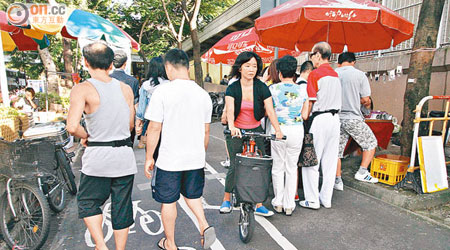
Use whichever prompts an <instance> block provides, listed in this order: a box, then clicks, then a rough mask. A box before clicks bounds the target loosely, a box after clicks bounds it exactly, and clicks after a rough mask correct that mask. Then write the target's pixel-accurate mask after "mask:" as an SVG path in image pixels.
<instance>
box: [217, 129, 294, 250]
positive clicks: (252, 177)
mask: <svg viewBox="0 0 450 250" xmlns="http://www.w3.org/2000/svg"><path fill="white" fill-rule="evenodd" d="M224 134H226V135H227V134H228V135H229V134H231V131H230V130H225V131H224ZM241 134H242V138H243V139H244V140H243V145H242V153H238V154H236V169H235V171H236V172H235V186H234V190H233V198H232V201H233V206H234V207H239V208H240V209H239V210H240V214H239V237H240V239H241V241H242V242H244V243H248V242H250V240H251V238H252V236H253V232H254V230H255V205H256V203H262V202H264V201H265V200H266V199H267V197H268V196H269V185H270V178H271V168H272V157H270V156H267V155H263V154H262V152H261V150H258V149H257V147H256V141H255V139H256V138H258V137H262V138H265V139H270V140H275V139H276V137H275V135H268V134H263V133H258V132H247V131H245V130H242V131H241ZM285 139H286V136H283V140H285Z"/></svg>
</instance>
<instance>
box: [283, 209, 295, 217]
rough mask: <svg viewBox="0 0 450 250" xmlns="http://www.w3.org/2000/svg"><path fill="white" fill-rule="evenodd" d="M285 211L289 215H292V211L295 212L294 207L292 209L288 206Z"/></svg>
mask: <svg viewBox="0 0 450 250" xmlns="http://www.w3.org/2000/svg"><path fill="white" fill-rule="evenodd" d="M284 212H285V213H286V215H287V216H291V215H292V212H294V209H292V208H286V209H285V210H284Z"/></svg>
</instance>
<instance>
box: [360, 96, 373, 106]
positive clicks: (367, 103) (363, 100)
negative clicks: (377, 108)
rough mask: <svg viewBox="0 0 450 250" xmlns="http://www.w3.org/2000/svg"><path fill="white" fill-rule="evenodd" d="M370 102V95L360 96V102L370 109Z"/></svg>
mask: <svg viewBox="0 0 450 250" xmlns="http://www.w3.org/2000/svg"><path fill="white" fill-rule="evenodd" d="M371 103H372V102H371V101H370V96H366V97H362V98H361V104H362V105H363V106H364V107H366V108H368V109H370V104H371Z"/></svg>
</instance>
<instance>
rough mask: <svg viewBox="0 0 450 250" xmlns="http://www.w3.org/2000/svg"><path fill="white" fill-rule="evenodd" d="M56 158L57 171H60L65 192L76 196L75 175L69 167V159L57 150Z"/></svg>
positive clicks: (61, 151)
mask: <svg viewBox="0 0 450 250" xmlns="http://www.w3.org/2000/svg"><path fill="white" fill-rule="evenodd" d="M56 156H57V159H58V171H61V174H62V176H63V180H64V181H63V182H64V184H65V186H66V187H67V190H68V191H69V193H71V194H73V195H75V194H77V184H76V183H75V175H74V174H73V172H72V167H71V166H70V161H69V159H68V158H67V156H66V155H65V153H64V151H63V150H57V151H56Z"/></svg>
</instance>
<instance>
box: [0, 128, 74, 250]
mask: <svg viewBox="0 0 450 250" xmlns="http://www.w3.org/2000/svg"><path fill="white" fill-rule="evenodd" d="M24 138H26V139H21V140H17V141H14V142H6V141H3V140H0V160H1V161H0V176H2V177H3V178H6V179H7V180H6V192H5V194H3V196H2V197H1V204H0V230H1V232H2V234H3V237H4V239H5V241H6V243H7V244H8V245H9V246H10V247H12V248H18V247H19V248H26V249H39V248H40V247H41V246H42V245H43V244H44V243H45V241H46V239H47V237H48V233H49V227H50V224H49V216H50V215H49V212H50V211H49V209H50V208H51V209H52V210H54V211H55V212H60V211H62V210H63V209H64V207H65V190H64V187H66V188H67V189H68V190H69V192H70V193H72V194H75V193H76V184H75V180H74V175H73V173H72V170H71V166H70V163H71V158H72V157H73V156H74V154H69V153H67V152H66V151H65V150H64V146H65V145H67V143H68V140H69V137H68V134H67V131H66V130H65V127H64V124H60V123H49V124H41V125H37V126H34V127H32V128H30V129H28V130H27V131H25V133H24Z"/></svg>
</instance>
